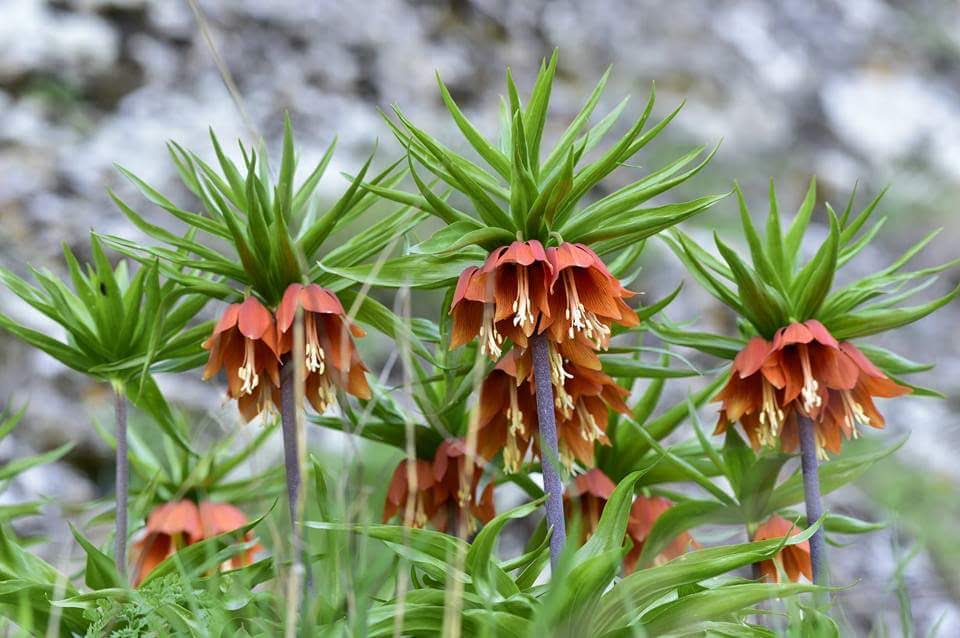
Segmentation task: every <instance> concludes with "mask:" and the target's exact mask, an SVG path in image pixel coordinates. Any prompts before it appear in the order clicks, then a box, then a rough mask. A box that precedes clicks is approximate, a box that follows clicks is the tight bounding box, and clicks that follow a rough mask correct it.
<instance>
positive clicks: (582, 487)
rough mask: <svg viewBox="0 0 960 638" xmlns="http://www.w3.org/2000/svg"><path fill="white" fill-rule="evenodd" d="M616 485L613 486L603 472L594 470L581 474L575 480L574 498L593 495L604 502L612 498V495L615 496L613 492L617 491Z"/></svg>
mask: <svg viewBox="0 0 960 638" xmlns="http://www.w3.org/2000/svg"><path fill="white" fill-rule="evenodd" d="M616 487H617V486H616V485H614V484H613V481H611V480H610V478H609V477H608V476H607V475H606V474H604V473H603V471H602V470H599V469H597V468H594V469H592V470H590V471H588V472H586V473H585V474H581V475H580V476H577V477H576V478H574V490H575V491H574V493H573V494H572V496H579V495H582V494H591V495H593V496H596V497H598V498H602V499H603V500H607V499H609V498H610V495H611V494H613V490H614V489H616Z"/></svg>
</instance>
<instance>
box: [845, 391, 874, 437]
mask: <svg viewBox="0 0 960 638" xmlns="http://www.w3.org/2000/svg"><path fill="white" fill-rule="evenodd" d="M840 399H841V401H842V403H843V424H844V426H845V427H846V429H847V430H848V431H849V434H850V436H852V437H853V438H855V439H856V438H859V436H860V432H859V431H858V430H857V424H860V423H862V424H863V425H870V417H868V416H867V413H866V412H864V410H863V406H862V405H860V404H859V403H857V401H856V400H854V398H853V394H852V393H851V392H850V391H849V390H844V391H842V392H841V393H840Z"/></svg>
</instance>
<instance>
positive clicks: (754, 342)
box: [733, 337, 773, 379]
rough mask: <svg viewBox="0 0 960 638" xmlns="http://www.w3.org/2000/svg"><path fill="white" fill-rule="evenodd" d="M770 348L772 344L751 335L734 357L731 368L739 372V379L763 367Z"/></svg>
mask: <svg viewBox="0 0 960 638" xmlns="http://www.w3.org/2000/svg"><path fill="white" fill-rule="evenodd" d="M772 348H773V346H772V344H771V343H770V342H769V341H767V340H766V339H764V338H763V337H752V338H751V339H750V341H748V342H747V345H746V347H744V349H743V350H741V351H740V352H738V353H737V356H736V358H734V360H733V369H734V370H736V371H737V372H739V374H740V378H741V379H745V378H747V377H749V376H750V375H752V374H754V373H755V372H756V371H757V370H759V369H760V368H761V367H763V364H764V363H765V362H766V361H767V357H769V356H770V351H771V350H772Z"/></svg>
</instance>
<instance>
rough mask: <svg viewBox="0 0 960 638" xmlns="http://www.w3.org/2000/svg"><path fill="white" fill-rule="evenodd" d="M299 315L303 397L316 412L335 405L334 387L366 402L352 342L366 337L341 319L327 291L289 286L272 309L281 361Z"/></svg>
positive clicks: (366, 389)
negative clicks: (302, 338) (301, 344)
mask: <svg viewBox="0 0 960 638" xmlns="http://www.w3.org/2000/svg"><path fill="white" fill-rule="evenodd" d="M300 309H302V310H303V336H304V357H303V363H304V366H305V368H306V371H305V372H306V374H305V382H304V383H305V389H304V390H305V394H306V397H307V400H309V401H310V405H312V406H313V408H314V409H315V410H316V411H317V412H321V413H322V412H324V411H325V410H326V409H327V407H329V406H330V404H331V403H333V401H334V400H335V399H336V388H337V387H340V388H342V389H344V390H346V391H347V392H349V393H350V394H352V395H353V396H355V397H358V398H360V399H369V398H370V397H371V393H370V386H369V384H368V383H367V378H366V375H365V372H366V370H367V368H366V366H364V365H363V361H361V360H360V355H359V354H358V353H357V348H356V346H355V345H354V343H353V339H352V338H351V335H352V336H353V337H357V338H359V337H363V336H364V335H365V334H366V333H365V332H364V331H363V330H362V329H360V327H359V326H357V325H355V324H354V323H353V322H351V321H350V320H349V318H348V317H347V316H346V312H345V311H344V309H343V305H342V304H341V303H340V300H339V299H338V298H337V295H336V294H334V293H333V291H330V290H327V289H326V288H323V287H321V286H319V285H317V284H309V285H306V286H304V285H302V284H290V285H289V286H288V287H287V290H286V291H285V292H284V293H283V299H282V300H281V301H280V306H279V307H278V308H277V342H278V344H279V352H280V354H281V355H283V354H287V353H289V352H291V351H292V350H293V325H294V321H295V320H296V317H297V311H298V310H300Z"/></svg>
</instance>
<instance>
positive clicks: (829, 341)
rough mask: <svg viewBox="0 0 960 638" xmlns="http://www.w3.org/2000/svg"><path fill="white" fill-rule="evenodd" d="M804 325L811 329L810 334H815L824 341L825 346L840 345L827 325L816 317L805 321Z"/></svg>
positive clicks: (815, 337) (815, 336) (819, 339)
mask: <svg viewBox="0 0 960 638" xmlns="http://www.w3.org/2000/svg"><path fill="white" fill-rule="evenodd" d="M803 325H804V326H806V327H807V330H809V331H810V334H811V335H813V338H814V339H816V340H817V341H819V342H820V343H822V344H823V345H825V346H829V347H831V348H837V347H839V345H840V344H839V343H837V340H836V339H834V337H833V335H832V334H830V331H829V330H827V327H826V326H824V325H823V324H822V323H820V322H819V321H817V320H816V319H807V320H806V321H804V322H803Z"/></svg>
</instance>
